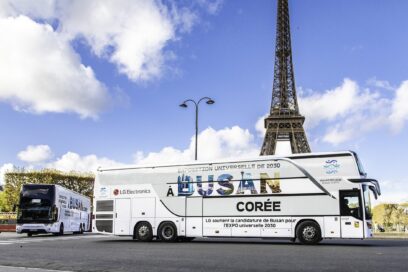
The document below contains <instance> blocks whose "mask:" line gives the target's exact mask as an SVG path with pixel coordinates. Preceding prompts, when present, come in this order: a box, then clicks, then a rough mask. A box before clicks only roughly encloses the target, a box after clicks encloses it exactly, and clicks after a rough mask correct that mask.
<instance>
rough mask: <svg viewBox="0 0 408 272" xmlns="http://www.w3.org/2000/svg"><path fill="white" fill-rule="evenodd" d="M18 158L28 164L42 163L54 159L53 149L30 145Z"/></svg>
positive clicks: (45, 146) (46, 146)
mask: <svg viewBox="0 0 408 272" xmlns="http://www.w3.org/2000/svg"><path fill="white" fill-rule="evenodd" d="M17 156H18V158H19V159H20V160H22V161H24V162H28V163H33V164H37V163H41V162H44V161H46V160H48V159H50V158H51V157H52V151H51V148H50V147H49V146H48V145H29V146H27V148H26V149H25V150H23V151H21V152H19V153H18V154H17Z"/></svg>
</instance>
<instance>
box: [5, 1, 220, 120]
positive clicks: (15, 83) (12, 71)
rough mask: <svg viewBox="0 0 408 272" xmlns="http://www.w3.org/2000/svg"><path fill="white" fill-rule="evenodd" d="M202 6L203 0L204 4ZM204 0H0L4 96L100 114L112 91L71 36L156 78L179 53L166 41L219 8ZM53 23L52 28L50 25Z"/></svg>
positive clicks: (18, 104) (123, 69) (26, 107)
mask: <svg viewBox="0 0 408 272" xmlns="http://www.w3.org/2000/svg"><path fill="white" fill-rule="evenodd" d="M204 4H205V5H204ZM220 7H221V1H219V0H216V1H203V5H196V4H187V3H180V2H177V1H170V2H166V1H162V0H88V1H82V0H72V1H67V0H63V1H57V0H38V1H31V0H17V1H16V0H2V1H0V35H1V40H0V59H1V62H0V101H5V102H8V103H10V104H12V105H13V107H14V109H16V110H21V111H26V112H32V113H46V112H58V113H61V112H74V113H77V114H79V115H80V116H81V117H84V118H86V117H92V118H96V117H97V116H98V114H99V113H100V112H101V111H102V110H104V109H105V108H106V107H107V104H108V101H111V97H110V95H109V93H108V90H107V89H106V87H105V86H104V85H103V84H102V83H101V82H99V81H98V80H97V79H96V77H95V75H94V72H93V70H92V68H91V67H89V66H85V65H83V64H82V63H81V59H80V56H79V54H77V52H75V50H74V48H73V47H72V43H73V42H77V41H81V42H84V43H85V44H86V45H87V46H89V47H88V48H89V49H90V50H91V51H92V52H93V53H94V54H95V55H96V56H97V57H99V58H104V59H107V60H108V61H109V62H111V63H113V64H114V65H115V66H116V67H117V70H118V71H119V73H122V74H125V75H126V76H127V77H128V78H129V79H130V80H132V81H137V82H141V81H148V80H152V79H156V78H159V77H161V76H162V75H163V73H164V71H170V70H171V71H174V73H176V72H177V71H178V69H177V68H171V67H170V66H169V65H170V64H169V63H170V61H172V60H174V59H176V57H177V56H176V55H175V53H174V52H172V51H171V50H170V49H168V44H169V43H171V42H176V41H178V40H180V38H181V34H183V33H185V32H189V31H191V30H192V28H193V26H194V25H195V24H197V22H199V17H200V11H201V10H207V11H208V12H209V13H216V12H217V11H218V10H219V9H220ZM52 26H54V28H55V29H54V28H53V27H52Z"/></svg>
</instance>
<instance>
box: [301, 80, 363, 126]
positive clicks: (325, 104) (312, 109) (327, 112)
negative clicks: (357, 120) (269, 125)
mask: <svg viewBox="0 0 408 272" xmlns="http://www.w3.org/2000/svg"><path fill="white" fill-rule="evenodd" d="M358 95H359V90H358V85H357V83H356V82H354V81H352V80H350V79H345V80H344V81H343V83H342V85H341V86H339V87H336V88H334V89H332V90H327V91H325V92H324V93H317V92H316V93H312V94H311V95H308V96H300V97H299V107H300V111H301V113H302V114H303V115H305V116H306V122H305V126H306V127H307V128H313V127H315V126H316V125H318V124H319V123H320V122H321V121H324V120H327V121H331V120H334V119H335V118H337V117H341V116H345V115H346V114H347V113H349V112H350V110H353V108H354V106H355V105H356V103H358V100H359V97H358Z"/></svg>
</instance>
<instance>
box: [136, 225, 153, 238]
mask: <svg viewBox="0 0 408 272" xmlns="http://www.w3.org/2000/svg"><path fill="white" fill-rule="evenodd" d="M133 237H134V238H135V239H136V240H138V241H141V242H150V241H151V240H152V239H153V230H152V226H151V225H150V224H149V223H148V222H141V223H139V224H137V225H136V227H135V231H134V235H133Z"/></svg>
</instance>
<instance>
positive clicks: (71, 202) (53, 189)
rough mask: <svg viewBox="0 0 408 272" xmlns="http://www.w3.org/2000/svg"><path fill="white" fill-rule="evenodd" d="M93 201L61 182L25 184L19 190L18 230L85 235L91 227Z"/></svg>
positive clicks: (34, 232)
mask: <svg viewBox="0 0 408 272" xmlns="http://www.w3.org/2000/svg"><path fill="white" fill-rule="evenodd" d="M90 212H91V201H90V199H89V198H88V197H86V196H83V195H81V194H78V193H76V192H74V191H71V190H69V189H67V188H64V187H62V186H59V185H51V184H26V185H23V187H22V189H21V193H20V202H19V205H18V212H17V226H16V231H17V233H27V235H28V236H32V235H33V234H39V233H53V234H55V235H63V234H64V233H66V232H72V233H78V234H82V233H83V232H84V231H88V230H89V228H90V220H91V218H90Z"/></svg>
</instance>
